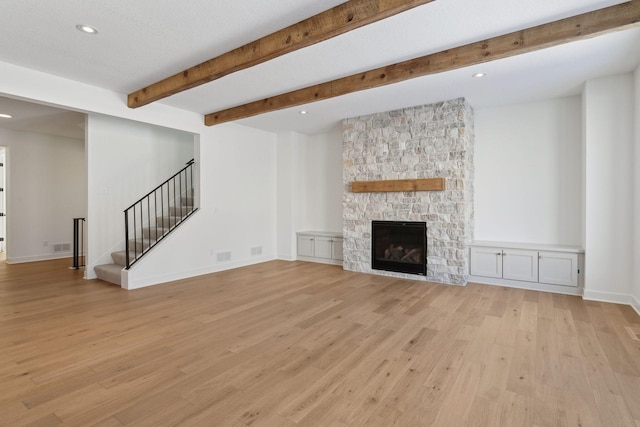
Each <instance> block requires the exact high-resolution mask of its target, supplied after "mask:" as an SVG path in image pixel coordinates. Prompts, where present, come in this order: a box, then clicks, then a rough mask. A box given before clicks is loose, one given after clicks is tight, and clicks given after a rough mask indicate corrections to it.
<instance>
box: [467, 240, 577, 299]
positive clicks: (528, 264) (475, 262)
mask: <svg viewBox="0 0 640 427" xmlns="http://www.w3.org/2000/svg"><path fill="white" fill-rule="evenodd" d="M583 264H584V251H583V250H582V249H580V248H577V247H572V246H560V245H532V244H522V243H500V242H474V243H472V244H471V245H470V263H469V274H470V278H469V281H475V282H481V283H491V284H498V285H508V286H509V285H510V286H516V287H523V288H531V289H541V290H549V291H559V292H565V293H579V288H581V287H582V275H583V272H582V270H583Z"/></svg>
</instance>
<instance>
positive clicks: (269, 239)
mask: <svg viewBox="0 0 640 427" xmlns="http://www.w3.org/2000/svg"><path fill="white" fill-rule="evenodd" d="M0 76H2V78H0V94H1V95H3V96H10V97H16V98H19V99H24V100H28V101H35V102H40V103H44V104H49V105H54V106H58V107H62V108H67V109H71V110H76V111H82V112H87V113H92V112H93V113H99V114H105V115H110V116H114V117H120V118H125V119H130V120H136V121H140V122H144V123H149V124H155V125H159V126H165V127H169V128H173V129H178V130H183V131H186V132H191V133H193V134H196V135H198V137H197V142H196V149H195V158H196V162H198V163H199V166H200V174H201V175H202V176H201V182H200V185H201V187H200V199H201V200H200V201H201V205H200V210H199V212H197V213H196V214H195V215H194V216H193V217H192V218H191V219H190V220H189V221H187V222H186V223H185V224H184V225H183V226H182V227H181V228H180V229H179V230H178V231H176V232H175V233H173V234H172V235H171V236H170V237H169V238H167V240H166V242H165V243H163V244H162V245H160V246H158V247H156V249H154V250H153V251H152V252H151V253H150V254H149V255H147V256H146V257H145V258H143V259H142V260H141V261H140V264H139V265H136V266H135V267H134V269H132V270H131V271H132V273H133V274H132V275H131V277H129V279H130V280H129V286H130V287H139V286H144V285H147V284H149V283H151V282H152V281H153V280H155V279H156V278H157V275H156V274H155V273H154V272H158V275H161V277H160V278H161V279H167V280H169V279H179V278H182V277H187V276H189V275H192V274H196V273H199V272H201V273H206V272H208V271H213V270H216V269H226V268H232V267H236V266H240V265H248V264H251V263H254V262H259V261H264V260H266V259H269V258H270V257H271V258H272V259H273V258H275V248H276V233H275V227H276V219H275V215H276V206H275V198H276V177H275V175H276V174H275V137H274V135H273V134H270V133H267V132H258V131H254V130H252V129H249V128H246V127H242V126H237V125H220V126H216V127H214V128H209V127H206V126H204V123H203V118H202V116H201V115H200V114H195V113H191V112H188V111H184V110H180V109H177V108H172V107H168V106H166V105H163V104H162V103H153V104H150V105H147V106H144V107H142V108H138V109H130V108H128V107H127V102H126V94H122V93H116V92H112V91H109V90H105V89H101V88H97V87H95V86H90V85H87V84H82V83H78V82H75V81H72V80H68V79H63V78H59V77H56V76H52V75H49V74H44V73H40V72H36V71H33V70H29V69H27V68H22V67H18V66H15V65H12V64H7V63H2V62H0ZM237 141H241V142H240V143H239V145H237V146H235V145H234V144H236V142H237ZM265 150H266V151H267V152H266V153H265ZM269 153H270V154H269ZM267 154H268V155H267ZM263 167H268V168H270V169H269V170H270V171H271V172H270V173H269V174H264V173H260V172H263V171H264V170H263V169H262V168H263ZM254 168H257V169H254ZM254 170H256V172H253V171H254ZM240 198H244V200H247V202H246V203H245V204H242V205H241V208H238V209H239V210H242V212H234V211H233V210H232V209H231V208H226V206H232V205H234V204H235V203H236V202H237V201H238V199H240ZM89 209H91V205H90V206H89ZM216 209H222V210H218V211H216ZM216 212H221V213H223V214H222V215H217V214H216ZM238 213H241V214H242V215H241V216H236V214H238ZM247 220H250V221H251V220H253V221H254V225H249V228H247ZM207 231H209V232H207ZM252 233H253V234H252ZM258 244H260V245H262V246H263V247H264V248H265V249H264V255H263V256H262V257H254V258H251V257H249V256H248V255H247V254H248V253H249V251H250V248H251V247H254V246H256V245H258ZM185 248H186V249H185ZM189 248H194V249H193V250H191V249H189ZM202 248H209V250H208V255H207V257H206V263H205V262H204V258H203V256H202V254H201V250H202ZM218 248H224V249H225V250H231V251H232V252H233V254H234V258H232V262H230V263H226V264H224V263H218V264H215V265H214V263H213V260H212V258H211V250H212V249H213V250H218ZM270 252H271V253H270ZM169 255H170V256H171V257H170V262H171V264H169V262H168V261H167V256H169ZM192 257H193V258H192ZM168 269H170V270H171V272H173V274H171V275H167V274H163V272H166V271H167V270H168Z"/></svg>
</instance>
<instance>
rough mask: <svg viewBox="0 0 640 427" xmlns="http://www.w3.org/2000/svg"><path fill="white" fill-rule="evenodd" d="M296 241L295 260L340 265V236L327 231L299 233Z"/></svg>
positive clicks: (341, 241)
mask: <svg viewBox="0 0 640 427" xmlns="http://www.w3.org/2000/svg"><path fill="white" fill-rule="evenodd" d="M297 240H298V245H297V246H298V248H297V254H298V256H297V259H299V260H302V261H313V262H322V263H326V264H342V243H343V239H342V234H340V233H337V232H328V231H301V232H298V233H297Z"/></svg>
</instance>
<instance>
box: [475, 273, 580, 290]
mask: <svg viewBox="0 0 640 427" xmlns="http://www.w3.org/2000/svg"><path fill="white" fill-rule="evenodd" d="M468 282H473V283H482V284H483V285H493V286H506V287H508V288H517V289H528V290H531V291H542V292H553V293H556V294H564V295H582V288H574V287H572V286H562V285H548V284H546V283H537V282H522V281H518V280H507V279H499V278H493V277H480V276H469V277H468Z"/></svg>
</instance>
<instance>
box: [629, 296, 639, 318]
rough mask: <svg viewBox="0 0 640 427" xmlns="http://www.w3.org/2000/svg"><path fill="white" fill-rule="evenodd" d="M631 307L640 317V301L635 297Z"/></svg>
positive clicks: (632, 299)
mask: <svg viewBox="0 0 640 427" xmlns="http://www.w3.org/2000/svg"><path fill="white" fill-rule="evenodd" d="M631 307H632V308H633V309H634V310H635V311H636V313H638V316H640V300H639V299H638V298H636V297H634V296H631Z"/></svg>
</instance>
